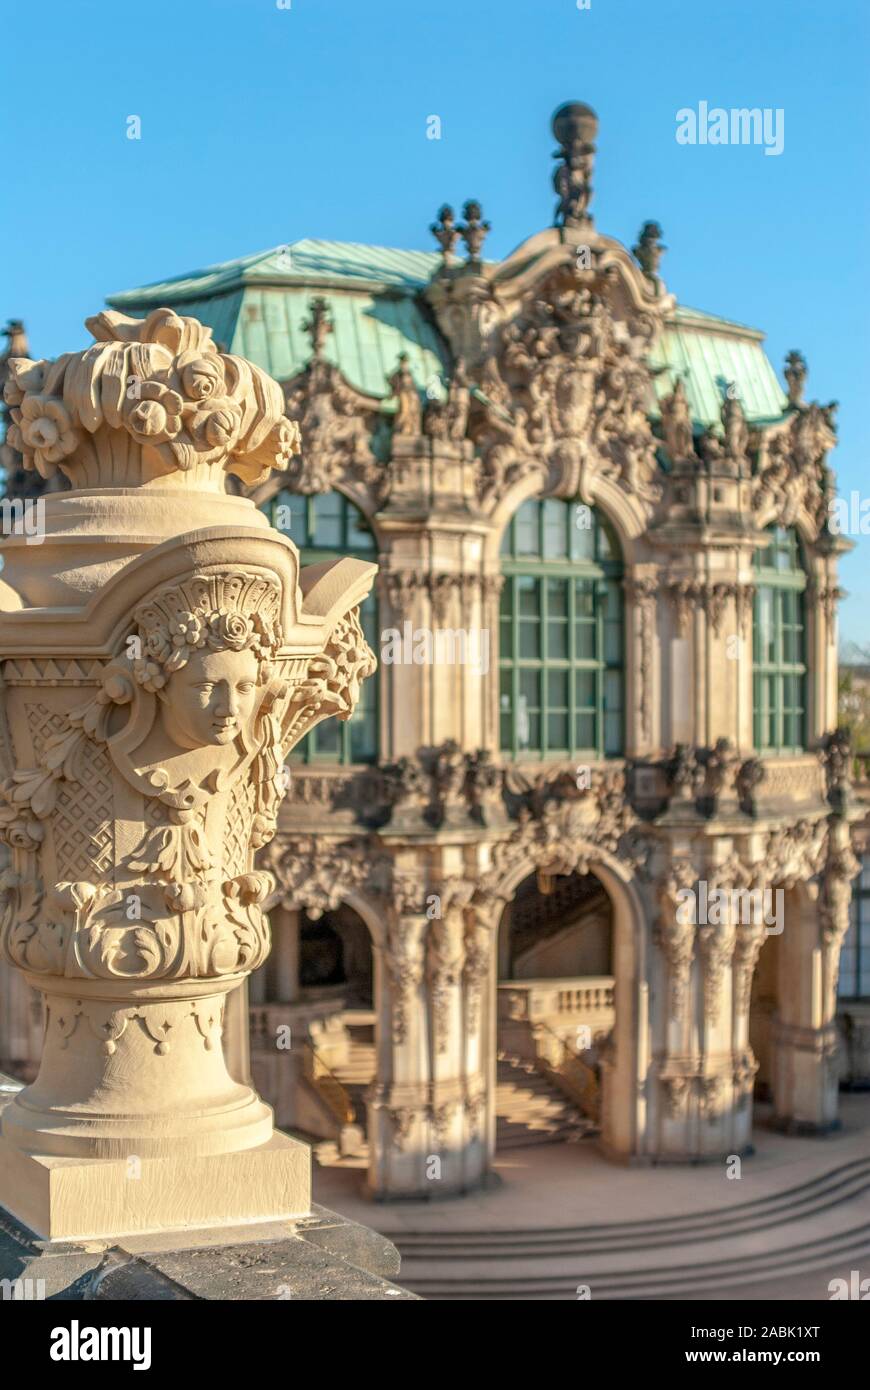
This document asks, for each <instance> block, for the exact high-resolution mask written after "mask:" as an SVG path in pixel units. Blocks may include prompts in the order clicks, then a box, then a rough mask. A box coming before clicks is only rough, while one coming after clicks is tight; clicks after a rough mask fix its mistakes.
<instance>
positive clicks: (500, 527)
mask: <svg viewBox="0 0 870 1390" xmlns="http://www.w3.org/2000/svg"><path fill="white" fill-rule="evenodd" d="M589 493H590V496H589V499H588V501H586V505H588V506H590V507H595V508H596V509H597V510H598V511H600V512H601V514H602V516H603V517H604V519H605V521H607V522H608V523H609V525H610V526H611V527H612V529H613V532H614V534H615V536H616V539H617V542H618V544H619V549H620V553H621V555H622V561H623V564H624V566H625V568H626V570H628V569H629V568H630V567H631V566H632V565H634V564H636V563H638V562H639V561H640V560H641V559H643V558H645V556H644V554H643V553H642V551H643V548H644V542H643V536H644V533H645V530H646V527H647V525H648V518H647V517H646V515H645V513H644V511H643V509H642V506H641V504H640V503H639V502H638V501H637V499H636V498H633V497H629V496H628V494H627V493H626V492H624V491H623V489H622V488H621V487H620V486H619V485H618V484H617V483H615V482H614V481H613V479H611V478H605V477H602V476H601V475H600V474H599V475H594V476H593V478H592V480H591V483H590V488H589ZM551 497H553V498H556V500H559V501H567V502H571V501H572V500H581V501H585V499H572V498H565V497H559V496H558V495H557V494H556V493H554V492H553V490H552V488H550V487H548V486H547V481H546V478H545V477H544V475H543V473H541V472H537V471H536V470H532V471H530V472H528V473H525V474H523V476H522V477H520V478H518V479H517V480H516V481H515V482H514V483H512V484H511V485H510V486H509V487H508V488H507V489H506V490H505V491H504V492H503V493H502V494H501V495H500V496H499V498H498V500H497V502H496V504H495V506H494V508H493V510H492V512H491V513H490V516H489V522H490V529H489V531H488V532H487V536H486V551H485V553H486V559H487V561H488V562H489V563H490V564H491V565H497V564H498V562H499V555H500V547H501V543H502V537H503V536H504V532H505V528H506V527H507V525H508V523H509V522H510V520H511V518H512V517H513V516H514V515H515V513H516V512H517V511H518V510H519V508H520V507H521V506H522V504H523V502H527V501H529V499H530V498H542V499H543V498H551Z"/></svg>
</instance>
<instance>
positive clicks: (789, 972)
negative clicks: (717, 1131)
mask: <svg viewBox="0 0 870 1390" xmlns="http://www.w3.org/2000/svg"><path fill="white" fill-rule="evenodd" d="M859 868H860V864H859V862H858V860H857V859H856V858H855V855H854V854H853V852H852V847H851V839H850V830H849V819H848V816H847V815H840V814H836V813H835V814H832V815H831V816H830V817H829V820H828V832H827V847H826V859H825V865H824V868H823V870H822V873H821V876H820V885H819V886H818V888H817V887H816V886H815V885H812V886H811V887H807V888H804V889H802V891H801V892H800V894H799V896H798V895H796V897H797V903H796V907H797V914H796V915H798V920H797V921H792V920H790V919H789V918H788V916H787V920H786V926H785V935H784V938H783V940H784V945H785V947H786V949H785V951H784V952H783V958H782V960H781V962H780V965H781V977H780V981H779V1009H778V1012H777V1017H776V1019H775V1021H774V1027H773V1053H774V1077H773V1099H774V1119H775V1123H776V1124H777V1125H778V1127H779V1128H781V1129H785V1130H788V1131H790V1132H797V1133H802V1134H823V1133H825V1132H826V1131H828V1130H831V1129H835V1128H837V1127H838V1125H839V1120H838V1118H837V1102H838V1085H839V1072H838V1066H837V1054H838V1051H839V1040H838V1036H837V1025H836V1017H837V975H838V971H839V962H840V950H841V947H842V944H843V938H844V936H845V935H846V932H847V931H848V928H849V903H850V899H851V885H852V879H853V878H854V877H855V875H856V874H857V872H858V870H859Z"/></svg>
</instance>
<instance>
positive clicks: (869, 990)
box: [837, 854, 870, 999]
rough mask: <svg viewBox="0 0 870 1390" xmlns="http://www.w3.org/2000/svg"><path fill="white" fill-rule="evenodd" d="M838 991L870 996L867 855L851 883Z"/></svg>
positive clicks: (847, 996)
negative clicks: (847, 924) (848, 916)
mask: <svg viewBox="0 0 870 1390" xmlns="http://www.w3.org/2000/svg"><path fill="white" fill-rule="evenodd" d="M837 988H838V993H839V995H840V998H841V999H870V855H867V854H865V855H864V857H863V859H862V861H861V872H860V874H859V875H858V877H857V878H856V879H855V880H854V881H853V883H852V911H851V915H850V925H849V930H848V931H847V932H846V935H845V937H844V939H843V949H842V951H841V952H840V977H839V983H838V987H837Z"/></svg>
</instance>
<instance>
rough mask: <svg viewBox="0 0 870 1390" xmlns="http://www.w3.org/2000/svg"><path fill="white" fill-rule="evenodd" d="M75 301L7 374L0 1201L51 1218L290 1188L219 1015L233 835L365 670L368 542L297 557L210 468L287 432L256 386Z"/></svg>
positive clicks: (284, 446) (203, 353) (108, 1214)
mask: <svg viewBox="0 0 870 1390" xmlns="http://www.w3.org/2000/svg"><path fill="white" fill-rule="evenodd" d="M88 327H89V328H90V329H91V331H92V333H93V335H94V338H95V339H96V342H95V344H94V346H92V347H90V348H88V349H87V350H86V351H84V352H81V353H73V354H67V355H65V356H63V357H61V358H60V359H59V360H58V361H57V362H54V363H48V362H31V361H29V360H26V359H13V360H12V361H10V363H9V371H10V379H9V382H8V384H7V388H6V395H7V400H8V402H9V404H10V406H11V407H12V412H11V413H12V421H13V423H12V427H11V428H12V436H13V438H12V443H13V446H14V447H16V448H18V449H19V450H20V451H21V452H22V453H23V456H24V460H25V465H26V466H29V467H32V468H33V467H35V468H36V469H37V470H38V471H39V472H40V473H41V474H42V475H43V476H44V477H45V476H48V475H49V474H51V473H53V472H54V471H55V470H56V469H57V468H58V467H59V468H61V470H62V471H63V472H64V473H65V474H66V476H67V477H68V478H69V480H70V482H71V483H72V485H73V490H72V491H71V492H68V493H57V494H53V495H52V496H50V497H48V498H47V499H46V503H45V535H44V536H43V537H41V538H40V539H41V544H38V545H35V546H32V545H31V544H30V540H31V539H32V538H30V537H27V538H25V537H23V536H15V537H12V538H11V539H9V540H8V541H7V542H6V544H5V545H4V547H3V549H4V560H5V564H4V569H3V577H2V580H0V650H2V653H3V660H2V682H3V688H4V696H5V701H4V706H3V711H2V720H0V735H2V738H0V750H2V756H3V757H4V759H5V762H6V767H5V769H4V777H5V780H4V781H3V782H2V785H0V830H2V834H3V837H4V839H5V841H6V843H7V844H8V845H9V847H10V849H11V866H10V868H9V869H8V870H7V871H6V872H5V873H4V875H3V881H2V889H3V900H2V919H0V952H2V955H3V957H4V958H5V959H6V960H7V961H8V962H9V963H11V964H12V965H14V966H16V967H18V968H19V969H20V970H21V971H22V972H23V973H24V976H25V978H26V979H27V981H28V983H30V984H31V985H33V986H34V987H35V988H37V989H38V990H40V991H41V992H42V994H43V995H44V997H45V1000H46V1017H47V1025H46V1036H45V1046H44V1052H43V1057H42V1064H41V1067H40V1071H39V1075H38V1077H37V1079H36V1080H35V1081H34V1083H33V1084H32V1085H31V1086H29V1087H27V1088H26V1089H25V1090H24V1091H22V1092H21V1093H20V1094H18V1095H17V1096H16V1097H15V1098H14V1099H13V1100H11V1101H9V1102H8V1103H7V1104H6V1105H5V1107H4V1109H3V1112H2V1131H0V1203H2V1204H3V1205H5V1206H6V1207H8V1208H9V1210H11V1211H12V1212H13V1214H14V1215H15V1216H17V1217H18V1218H19V1219H20V1220H21V1221H23V1222H24V1223H25V1224H26V1225H27V1226H29V1227H30V1228H31V1229H32V1230H34V1231H35V1232H36V1233H37V1234H38V1235H40V1236H42V1237H46V1238H49V1239H53V1240H72V1239H77V1238H78V1239H80V1238H84V1237H90V1236H94V1237H102V1236H107V1235H118V1234H121V1233H129V1232H135V1231H142V1230H153V1229H166V1230H172V1229H176V1228H182V1227H190V1226H197V1225H200V1226H201V1225H210V1224H214V1225H221V1224H233V1223H240V1222H249V1221H256V1220H257V1219H266V1218H274V1217H278V1216H287V1215H298V1214H303V1213H305V1212H307V1211H308V1210H309V1205H310V1179H309V1163H310V1160H309V1152H308V1150H307V1148H306V1147H305V1146H304V1145H300V1144H298V1143H296V1142H295V1141H293V1140H290V1139H288V1138H286V1137H285V1136H283V1135H281V1134H277V1133H275V1132H274V1129H273V1124H272V1113H271V1111H270V1110H269V1108H268V1107H267V1106H266V1105H264V1104H263V1102H262V1101H261V1100H260V1099H259V1097H258V1096H257V1095H256V1094H255V1092H254V1091H253V1090H252V1089H251V1087H250V1086H249V1085H247V1084H246V1083H244V1082H242V1081H239V1080H237V1079H233V1077H232V1076H231V1075H230V1073H229V1072H228V1070H227V1065H226V1062H225V1058H224V1049H223V1047H222V1045H221V1041H222V1040H221V1034H222V1023H223V1018H224V1008H225V1001H226V996H227V994H228V992H230V991H233V990H237V989H238V987H239V985H240V984H241V983H242V981H243V980H244V979H245V977H246V976H247V975H248V973H249V972H250V971H252V970H255V969H257V968H258V967H259V966H260V965H261V964H262V962H263V961H264V960H265V958H266V955H267V953H268V950H269V932H268V924H267V920H266V917H265V915H264V913H263V910H262V904H263V902H264V901H265V900H266V899H267V897H268V896H269V894H270V893H271V892H272V890H273V886H274V885H273V880H272V879H271V875H269V874H266V873H262V872H257V871H255V870H254V868H253V856H254V853H255V851H256V850H257V849H258V848H259V847H260V846H262V845H263V844H265V843H266V842H267V841H268V840H269V839H270V838H271V837H272V835H273V834H274V830H275V821H276V816H277V811H278V806H279V803H280V800H281V797H282V795H283V792H284V779H283V777H282V776H281V775H280V770H281V765H282V762H283V759H284V758H285V757H286V755H287V753H288V752H289V750H290V749H291V748H292V747H293V745H294V744H295V743H296V742H297V741H298V740H299V739H300V738H301V737H302V736H303V734H305V733H306V732H307V730H308V729H310V728H311V727H312V726H313V725H314V724H315V723H317V722H318V721H319V720H320V719H322V718H324V717H326V716H328V715H332V714H338V715H339V716H341V717H344V718H347V717H349V716H350V714H351V713H352V711H353V708H354V705H355V702H356V699H357V695H358V691H359V682H360V680H361V679H362V678H364V677H365V676H367V675H369V674H370V673H371V671H372V670H373V669H374V661H373V658H372V655H371V653H370V652H369V650H368V648H367V646H366V644H365V640H364V638H363V637H362V633H361V630H360V627H359V621H358V607H359V604H360V602H361V600H362V599H363V598H364V597H365V595H366V593H367V592H368V591H369V589H370V587H371V583H372V579H373V576H374V570H375V567H374V566H373V565H370V564H365V563H363V562H361V561H356V560H349V559H344V560H338V561H335V562H334V563H333V564H331V565H330V566H328V567H325V568H324V567H323V566H317V567H315V569H314V570H313V572H310V571H309V572H307V571H302V572H301V573H300V570H299V558H298V553H297V551H296V549H295V547H294V546H293V544H292V543H291V542H290V541H289V540H288V539H287V538H286V537H284V536H282V535H280V534H279V533H278V532H276V531H274V530H273V529H272V528H271V527H270V526H269V524H268V522H267V521H266V519H265V517H264V516H262V515H261V514H260V513H259V512H257V510H256V509H255V507H254V506H253V504H252V503H251V502H250V501H248V500H246V499H242V498H238V497H234V496H229V495H227V494H226V493H225V492H224V473H225V472H233V473H236V474H237V475H238V476H240V477H241V478H242V479H243V480H244V481H245V482H247V483H255V482H257V481H260V480H262V479H263V478H264V477H266V476H268V472H269V470H270V469H271V468H273V467H278V468H283V467H285V466H286V464H287V462H288V460H289V458H290V457H291V456H292V454H293V453H294V452H296V451H297V449H298V438H297V430H296V427H295V426H292V425H291V424H290V422H289V421H287V420H286V418H285V417H284V414H283V408H284V401H283V396H282V393H281V390H280V388H279V387H278V386H277V384H276V383H275V382H273V381H272V380H271V379H270V378H269V377H267V376H266V375H265V374H264V373H263V372H261V371H260V370H259V369H258V368H256V367H253V366H252V365H251V364H249V363H247V362H245V361H244V360H242V359H240V358H237V357H232V356H227V355H224V354H221V353H219V352H218V351H217V350H216V348H215V346H214V344H213V343H212V341H211V333H210V330H208V329H206V328H203V327H202V325H201V324H199V323H198V322H197V321H196V320H195V319H189V318H181V317H179V316H178V315H177V314H175V313H174V312H173V311H171V310H169V309H157V310H155V311H154V312H153V313H151V314H150V315H149V316H148V318H147V319H145V320H138V319H130V318H126V317H125V316H124V315H121V314H116V313H103V314H99V315H97V316H96V317H95V318H93V319H90V320H88ZM179 524H181V525H184V526H186V527H187V528H188V529H187V530H186V531H184V532H183V533H182V534H179V530H178V528H179ZM25 547H26V549H25Z"/></svg>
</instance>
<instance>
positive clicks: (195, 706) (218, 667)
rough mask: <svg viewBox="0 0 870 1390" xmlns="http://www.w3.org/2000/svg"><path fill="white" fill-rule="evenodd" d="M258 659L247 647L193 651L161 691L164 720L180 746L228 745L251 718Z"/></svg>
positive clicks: (166, 727) (172, 736) (170, 734)
mask: <svg viewBox="0 0 870 1390" xmlns="http://www.w3.org/2000/svg"><path fill="white" fill-rule="evenodd" d="M258 674H259V661H258V659H257V656H256V654H255V653H254V652H252V651H251V650H250V648H248V649H246V650H245V651H241V652H234V651H218V652H215V651H195V652H192V653H191V656H190V659H189V660H188V661H187V662H186V663H185V665H184V666H182V668H181V670H180V671H174V672H173V673H172V675H171V676H170V677H169V679H168V680H167V682H166V685H165V687H164V688H163V689H162V690H161V691H160V698H161V700H162V701H163V706H164V708H163V723H164V727H165V729H166V732H167V733H168V734H169V736H170V738H172V739H173V740H174V742H175V743H177V744H178V746H179V747H180V748H203V747H205V746H206V745H209V744H210V745H213V746H215V745H216V746H222V745H223V744H227V743H232V741H233V739H234V738H235V737H236V736H237V734H238V733H239V732H240V731H241V730H242V729H244V728H245V727H246V726H247V725H248V724H249V723H250V720H251V716H252V715H253V712H254V706H255V703H256V699H257V678H258Z"/></svg>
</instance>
